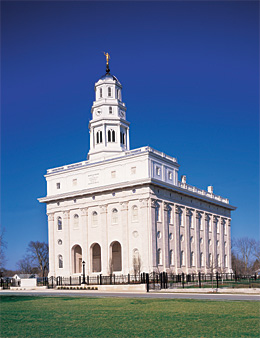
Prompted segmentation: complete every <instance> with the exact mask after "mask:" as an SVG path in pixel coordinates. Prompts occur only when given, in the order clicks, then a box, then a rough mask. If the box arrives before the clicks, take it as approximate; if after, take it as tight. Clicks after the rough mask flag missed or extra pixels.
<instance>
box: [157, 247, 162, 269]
mask: <svg viewBox="0 0 260 338" xmlns="http://www.w3.org/2000/svg"><path fill="white" fill-rule="evenodd" d="M157 256H158V264H159V265H162V250H161V249H158V251H157Z"/></svg>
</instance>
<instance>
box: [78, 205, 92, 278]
mask: <svg viewBox="0 0 260 338" xmlns="http://www.w3.org/2000/svg"><path fill="white" fill-rule="evenodd" d="M80 212H81V227H82V237H83V240H82V262H83V261H85V262H86V264H85V273H86V275H89V272H90V271H89V266H90V259H91V257H90V248H89V243H88V208H82V209H80Z"/></svg>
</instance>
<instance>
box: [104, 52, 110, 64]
mask: <svg viewBox="0 0 260 338" xmlns="http://www.w3.org/2000/svg"><path fill="white" fill-rule="evenodd" d="M104 55H105V57H106V59H107V65H108V63H109V59H110V55H109V54H108V53H105V52H104Z"/></svg>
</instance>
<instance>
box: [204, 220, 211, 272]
mask: <svg viewBox="0 0 260 338" xmlns="http://www.w3.org/2000/svg"><path fill="white" fill-rule="evenodd" d="M210 218H211V215H210V214H205V224H204V225H205V237H204V238H205V246H204V248H205V257H204V260H205V271H207V269H209V268H210V261H209V251H210V250H209V223H210Z"/></svg>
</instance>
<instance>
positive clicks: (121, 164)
mask: <svg viewBox="0 0 260 338" xmlns="http://www.w3.org/2000/svg"><path fill="white" fill-rule="evenodd" d="M95 95H96V96H95V101H94V103H93V106H92V110H91V114H92V120H91V121H90V122H89V130H90V150H89V153H88V158H87V160H84V161H82V162H78V163H73V164H69V165H64V166H62V167H58V168H53V169H49V170H47V174H46V175H45V178H46V181H47V196H46V197H43V198H40V199H39V201H40V202H42V203H46V205H47V215H48V234H49V276H54V277H56V276H63V277H68V276H78V275H80V274H81V273H82V262H83V261H85V268H86V274H87V275H96V274H100V273H101V274H103V275H107V274H110V273H111V272H113V273H116V274H128V273H134V272H136V271H138V272H139V271H140V272H152V271H157V272H159V271H160V272H161V271H167V272H172V273H175V274H177V273H182V272H184V273H198V272H202V273H207V272H213V271H217V270H218V271H220V272H227V273H229V272H231V232H230V223H231V210H235V209H236V208H235V207H234V206H231V205H230V204H229V201H228V199H226V198H222V197H220V196H218V195H215V194H214V193H213V187H212V186H209V187H208V190H207V191H204V190H202V189H199V188H196V187H194V186H191V185H189V184H187V183H186V177H185V176H182V177H181V180H179V178H178V170H179V164H178V163H177V160H176V159H175V158H173V157H171V156H168V155H166V154H164V153H162V152H160V151H157V150H155V149H152V148H151V147H148V146H146V147H141V148H138V149H133V150H130V140H129V122H128V121H127V120H126V106H125V104H124V103H123V101H122V85H121V83H120V82H119V80H118V79H117V78H116V77H115V76H113V75H111V74H110V70H109V66H108V60H107V72H106V74H105V75H104V76H102V77H101V78H100V79H99V80H98V81H97V82H96V84H95Z"/></svg>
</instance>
